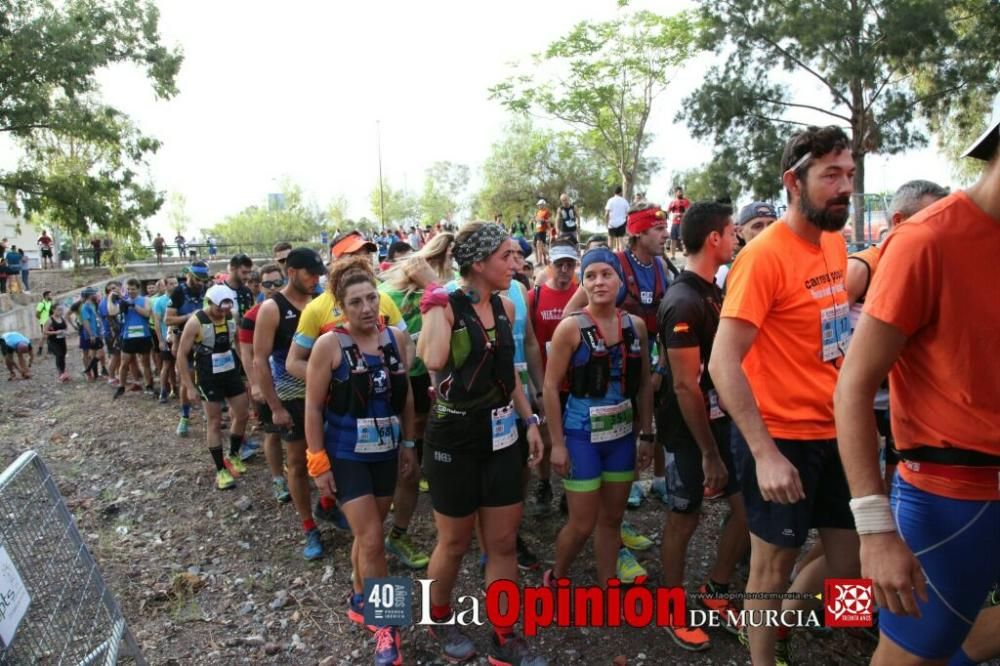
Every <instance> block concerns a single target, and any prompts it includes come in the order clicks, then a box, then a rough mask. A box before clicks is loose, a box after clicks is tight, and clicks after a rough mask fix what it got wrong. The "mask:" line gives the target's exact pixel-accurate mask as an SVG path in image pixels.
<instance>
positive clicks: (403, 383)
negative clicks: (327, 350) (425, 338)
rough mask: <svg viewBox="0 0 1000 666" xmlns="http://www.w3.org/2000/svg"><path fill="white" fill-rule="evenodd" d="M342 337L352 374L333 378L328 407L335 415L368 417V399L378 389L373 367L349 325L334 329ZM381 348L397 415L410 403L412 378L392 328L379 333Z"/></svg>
mask: <svg viewBox="0 0 1000 666" xmlns="http://www.w3.org/2000/svg"><path fill="white" fill-rule="evenodd" d="M333 332H334V333H336V335H337V338H338V339H339V340H340V348H341V352H342V353H343V354H344V360H345V361H346V362H347V367H348V371H349V374H348V376H347V378H346V379H342V380H338V379H337V378H336V377H334V378H332V379H331V380H330V392H329V394H328V397H327V401H326V406H327V408H328V409H330V411H332V412H334V413H335V414H344V415H349V416H353V417H354V418H364V417H366V416H368V402H369V400H370V399H371V396H372V392H373V390H374V388H375V382H374V379H373V378H372V370H371V368H369V367H368V363H367V362H366V361H365V355H364V353H363V352H362V351H361V349H359V348H358V343H357V342H355V341H354V338H353V337H351V334H350V333H348V331H347V329H346V328H343V327H339V326H338V327H337V328H335V329H333ZM379 348H380V349H381V350H382V362H383V363H384V367H385V369H386V371H387V372H388V374H389V405H390V407H391V408H392V412H393V413H394V414H402V413H403V407H404V406H405V405H406V392H407V391H409V389H410V379H409V377H408V376H407V374H406V370H405V369H404V367H403V361H402V357H401V355H400V353H399V348H398V347H397V346H396V339H395V336H393V334H392V330H390V329H389V328H388V327H384V328H382V330H381V332H380V333H379Z"/></svg>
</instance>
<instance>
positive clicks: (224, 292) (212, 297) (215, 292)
mask: <svg viewBox="0 0 1000 666" xmlns="http://www.w3.org/2000/svg"><path fill="white" fill-rule="evenodd" d="M205 298H207V299H208V302H209V303H214V304H215V305H218V306H221V305H222V302H223V301H230V302H231V303H232V304H233V305H236V292H235V291H233V290H232V289H230V288H229V287H227V286H226V285H224V284H217V285H215V286H213V287H210V288H209V290H208V291H207V292H205Z"/></svg>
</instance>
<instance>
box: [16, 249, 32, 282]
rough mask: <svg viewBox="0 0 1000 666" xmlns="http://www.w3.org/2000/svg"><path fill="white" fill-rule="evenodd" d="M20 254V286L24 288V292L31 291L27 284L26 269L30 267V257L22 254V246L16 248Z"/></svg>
mask: <svg viewBox="0 0 1000 666" xmlns="http://www.w3.org/2000/svg"><path fill="white" fill-rule="evenodd" d="M17 251H18V252H19V253H20V255H21V287H22V288H24V291H25V292H29V291H31V287H29V286H28V270H29V269H30V268H31V257H26V256H24V248H23V247H22V248H18V250H17Z"/></svg>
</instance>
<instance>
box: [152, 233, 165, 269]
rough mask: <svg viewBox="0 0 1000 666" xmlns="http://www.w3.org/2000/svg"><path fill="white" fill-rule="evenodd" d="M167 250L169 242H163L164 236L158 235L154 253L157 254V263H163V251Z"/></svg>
mask: <svg viewBox="0 0 1000 666" xmlns="http://www.w3.org/2000/svg"><path fill="white" fill-rule="evenodd" d="M166 248H167V241H165V240H163V235H162V234H159V233H158V234H156V238H154V239H153V251H154V252H156V263H157V264H162V263H163V251H164V250H165V249H166Z"/></svg>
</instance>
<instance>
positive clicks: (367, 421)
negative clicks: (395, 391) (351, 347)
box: [325, 337, 401, 464]
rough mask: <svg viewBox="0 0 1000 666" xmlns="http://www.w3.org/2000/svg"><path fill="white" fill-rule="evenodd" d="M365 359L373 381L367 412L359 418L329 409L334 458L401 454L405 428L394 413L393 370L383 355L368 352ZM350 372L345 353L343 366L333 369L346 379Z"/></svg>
mask: <svg viewBox="0 0 1000 666" xmlns="http://www.w3.org/2000/svg"><path fill="white" fill-rule="evenodd" d="M393 344H395V338H394V337H393ZM364 359H365V364H366V365H367V366H368V374H369V376H370V377H371V380H372V384H371V385H372V392H371V395H370V396H369V398H368V413H367V415H366V416H365V417H364V418H356V417H354V416H351V415H350V414H337V413H336V412H334V411H332V410H331V409H329V408H326V409H325V412H326V428H325V437H326V439H325V443H326V452H327V455H328V456H330V459H331V460H332V459H334V458H343V459H345V460H356V461H358V462H381V461H383V460H391V459H393V458H395V457H396V456H397V455H398V453H397V448H398V447H399V441H400V438H401V431H400V426H399V418H398V416H397V415H396V414H394V413H393V412H392V405H391V404H390V402H389V397H390V396H389V371H388V369H387V368H386V367H385V362H384V360H383V359H382V355H381V354H364ZM350 373H351V368H350V366H349V365H348V361H347V356H346V355H342V356H341V361H340V365H339V366H337V368H336V370H334V371H333V378H334V379H336V380H338V381H346V380H347V379H348V378H349V375H350ZM334 464H336V463H334Z"/></svg>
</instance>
